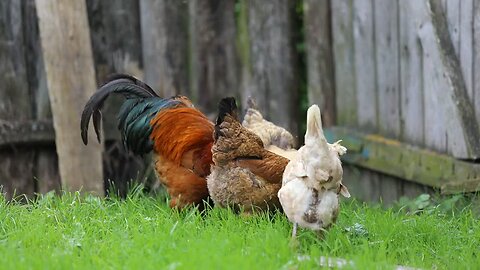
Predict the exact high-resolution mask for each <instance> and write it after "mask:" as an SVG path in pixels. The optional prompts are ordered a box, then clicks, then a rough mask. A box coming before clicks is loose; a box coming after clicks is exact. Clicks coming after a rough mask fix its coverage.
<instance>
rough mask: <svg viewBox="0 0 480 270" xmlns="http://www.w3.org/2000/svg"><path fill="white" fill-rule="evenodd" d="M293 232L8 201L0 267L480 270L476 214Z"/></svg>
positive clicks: (87, 203) (394, 214)
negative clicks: (334, 264) (344, 265)
mask: <svg viewBox="0 0 480 270" xmlns="http://www.w3.org/2000/svg"><path fill="white" fill-rule="evenodd" d="M290 232H291V224H289V222H288V221H287V219H286V218H285V217H284V216H282V215H281V214H278V213H277V214H275V215H272V216H268V215H259V216H254V217H245V216H237V215H235V214H233V213H232V212H230V211H229V210H227V209H213V210H209V211H207V212H206V213H205V214H201V213H199V212H198V211H197V210H195V209H191V210H188V211H183V212H177V211H173V210H171V209H169V208H168V207H167V204H166V202H165V200H164V199H161V198H156V197H152V196H147V195H142V194H141V193H139V192H137V193H132V194H131V195H130V196H129V197H128V198H127V199H126V200H120V199H112V198H110V199H98V198H95V197H83V198H82V197H80V196H78V195H76V194H65V195H63V196H53V195H47V196H44V197H43V198H39V199H37V200H36V201H35V202H31V203H28V204H20V203H7V202H6V201H5V199H4V198H3V197H0V268H3V269H26V268H29V269H47V268H48V269H71V268H72V269H122V268H123V269H143V268H146V269H227V268H228V269H237V268H238V269H296V268H298V269H311V268H318V267H319V258H320V257H321V256H323V257H341V258H345V259H348V260H351V261H353V263H354V264H355V265H354V267H353V266H352V265H349V266H350V267H348V268H352V267H353V268H356V269H389V268H392V267H393V266H394V265H406V266H411V267H420V268H432V267H435V268H437V269H468V268H470V269H474V268H479V267H480V257H479V256H478V253H479V252H480V248H479V243H480V222H479V221H478V220H477V219H476V217H475V215H474V214H473V211H472V209H471V207H469V206H467V207H465V208H463V207H462V209H460V210H458V211H454V212H448V211H443V210H441V209H440V207H430V208H428V211H423V212H420V213H415V214H409V213H406V211H405V210H404V209H399V208H398V207H397V208H390V209H382V208H381V207H372V206H367V205H365V204H362V203H358V202H355V201H344V202H342V210H341V212H340V216H339V219H338V222H337V224H336V225H335V226H334V227H333V228H332V229H331V230H329V231H328V232H327V233H325V234H324V236H323V238H322V239H320V238H318V237H317V235H316V234H314V233H312V232H310V231H306V230H301V231H300V232H299V237H298V242H296V243H295V242H291V238H290Z"/></svg>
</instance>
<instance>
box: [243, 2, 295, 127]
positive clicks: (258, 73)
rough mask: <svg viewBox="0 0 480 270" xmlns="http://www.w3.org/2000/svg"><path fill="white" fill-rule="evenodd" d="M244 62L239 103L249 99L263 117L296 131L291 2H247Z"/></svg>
mask: <svg viewBox="0 0 480 270" xmlns="http://www.w3.org/2000/svg"><path fill="white" fill-rule="evenodd" d="M246 4H247V7H246V12H247V13H248V16H247V17H248V27H247V29H245V30H246V31H247V32H248V53H247V54H243V56H247V57H248V59H243V60H242V63H243V64H244V65H247V68H244V69H243V71H244V72H247V73H248V74H244V75H242V76H243V78H244V79H245V78H246V79H248V82H246V83H243V87H244V89H242V94H243V96H242V101H244V102H245V101H246V99H247V97H248V96H252V97H253V98H254V99H255V100H256V101H257V104H258V107H259V108H260V109H261V110H262V112H265V115H266V117H267V118H268V119H269V120H271V121H273V122H274V123H275V124H277V125H279V126H282V127H285V128H287V129H288V130H290V131H291V132H292V133H293V134H296V133H297V131H298V121H297V119H298V117H297V115H298V102H297V92H298V90H297V83H296V80H297V76H298V75H297V74H296V72H297V68H296V64H297V63H296V61H295V60H296V59H295V55H294V46H295V45H294V44H293V41H292V37H293V36H292V32H293V31H294V29H292V23H293V22H292V18H291V16H292V14H291V12H293V11H294V9H293V7H291V5H292V4H294V1H291V0H275V1H248V2H247V3H246ZM244 104H245V103H244Z"/></svg>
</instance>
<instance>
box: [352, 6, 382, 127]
mask: <svg viewBox="0 0 480 270" xmlns="http://www.w3.org/2000/svg"><path fill="white" fill-rule="evenodd" d="M353 10H354V11H353V36H354V39H355V46H354V53H355V85H356V90H357V91H356V96H357V97H356V98H357V102H358V105H357V115H358V126H359V128H361V129H363V130H368V131H371V132H374V131H377V130H378V118H379V115H378V105H379V100H378V95H377V88H376V85H377V84H376V73H377V72H376V65H375V40H374V36H375V35H374V34H375V33H374V18H373V15H374V13H373V12H374V10H373V0H356V1H354V2H353ZM382 102H383V101H382Z"/></svg>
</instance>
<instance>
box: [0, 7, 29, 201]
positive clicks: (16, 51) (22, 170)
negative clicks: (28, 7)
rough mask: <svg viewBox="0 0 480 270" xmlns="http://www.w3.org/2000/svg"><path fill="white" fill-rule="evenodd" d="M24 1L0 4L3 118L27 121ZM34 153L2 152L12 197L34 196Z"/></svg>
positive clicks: (0, 162) (0, 180)
mask: <svg viewBox="0 0 480 270" xmlns="http://www.w3.org/2000/svg"><path fill="white" fill-rule="evenodd" d="M23 19H24V16H23V4H22V2H21V1H1V2H0V81H1V82H2V83H1V84H0V119H1V120H3V121H6V120H8V121H11V120H14V121H24V120H27V119H30V118H31V117H32V108H31V100H30V95H29V91H28V83H27V82H28V81H27V70H26V60H25V54H24V53H25V40H24V35H23V32H24V23H23ZM33 157H34V151H32V150H31V149H28V148H21V149H18V148H10V149H3V150H2V151H0V186H3V191H4V192H6V193H7V196H8V197H9V198H11V197H12V196H13V195H14V194H16V195H19V194H27V195H29V196H30V195H33V192H34V182H33V172H32V169H31V168H32V167H33V163H34V160H33Z"/></svg>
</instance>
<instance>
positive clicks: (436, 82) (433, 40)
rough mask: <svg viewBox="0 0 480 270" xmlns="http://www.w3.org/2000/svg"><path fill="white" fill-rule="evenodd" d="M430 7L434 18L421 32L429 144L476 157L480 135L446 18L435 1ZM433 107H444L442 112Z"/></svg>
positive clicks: (426, 131) (453, 153)
mask: <svg viewBox="0 0 480 270" xmlns="http://www.w3.org/2000/svg"><path fill="white" fill-rule="evenodd" d="M427 7H428V9H430V8H431V9H430V10H429V11H428V14H429V16H430V17H431V18H429V19H428V20H427V21H426V22H425V23H424V24H423V25H422V27H420V29H419V36H420V40H421V43H422V47H423V48H424V76H425V78H424V81H425V103H426V104H425V107H426V112H425V123H426V125H428V126H426V130H425V139H426V144H427V145H428V146H432V147H434V148H435V149H436V150H439V151H447V152H449V153H451V154H452V155H454V156H455V157H458V158H476V157H478V156H479V155H480V144H479V141H478V139H477V138H478V137H480V132H479V128H478V123H477V121H476V118H475V114H474V110H473V105H472V103H471V102H470V101H469V99H468V93H467V90H466V86H465V82H464V80H463V77H462V74H461V68H460V63H459V61H458V58H457V57H456V55H455V52H454V48H453V45H452V42H451V40H450V38H449V33H448V27H447V22H446V18H445V16H444V14H443V12H442V7H441V6H440V4H439V3H438V2H436V1H434V0H431V1H430V2H429V5H427ZM439 91H440V93H444V94H438V93H439ZM430 102H431V103H433V106H434V107H432V104H429V103H430ZM427 108H429V109H428V110H427ZM433 108H441V110H440V113H439V110H435V111H433ZM443 129H445V130H446V132H443ZM442 145H444V146H443V147H442Z"/></svg>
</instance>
